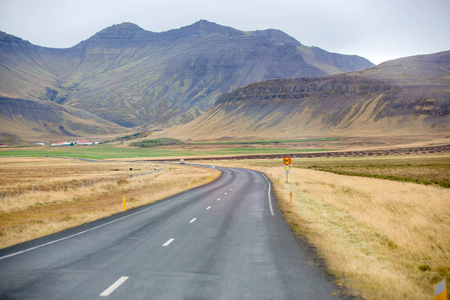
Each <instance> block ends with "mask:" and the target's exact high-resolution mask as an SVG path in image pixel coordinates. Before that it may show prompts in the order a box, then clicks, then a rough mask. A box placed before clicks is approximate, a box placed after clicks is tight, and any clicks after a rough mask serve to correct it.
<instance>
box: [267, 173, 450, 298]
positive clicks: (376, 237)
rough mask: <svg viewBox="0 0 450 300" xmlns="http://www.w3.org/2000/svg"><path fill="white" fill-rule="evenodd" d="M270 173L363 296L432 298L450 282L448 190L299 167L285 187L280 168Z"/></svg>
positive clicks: (295, 217) (334, 265) (298, 218)
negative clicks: (440, 283)
mask: <svg viewBox="0 0 450 300" xmlns="http://www.w3.org/2000/svg"><path fill="white" fill-rule="evenodd" d="M266 171H267V174H268V175H269V176H270V174H271V173H272V174H273V176H274V177H273V179H274V180H273V182H274V187H275V192H276V194H277V199H278V200H279V204H280V206H281V208H282V210H283V211H284V212H285V214H286V218H287V219H288V220H289V222H290V223H291V224H292V225H293V227H294V228H296V231H297V233H298V234H301V235H303V236H306V237H307V239H308V240H309V241H310V242H311V243H312V244H313V245H315V246H316V247H317V249H318V251H319V254H320V255H321V256H322V257H324V258H325V260H326V262H327V264H328V266H329V269H330V271H331V272H332V273H333V274H335V275H336V277H337V278H338V279H339V281H341V282H342V283H343V284H345V285H347V286H349V287H350V288H351V289H353V290H354V291H359V293H360V295H361V296H362V297H363V298H365V299H431V297H432V291H433V290H432V288H433V284H434V283H436V282H437V281H439V280H440V279H443V278H446V279H447V282H449V281H450V205H449V204H450V191H449V190H448V189H444V188H439V187H434V186H424V185H418V184H413V183H405V184H402V183H401V182H394V181H387V180H380V179H370V178H360V177H351V176H342V175H336V174H330V173H326V172H320V171H315V170H306V169H297V168H293V169H292V170H291V174H290V175H289V181H290V182H289V183H285V174H284V170H283V168H282V167H281V166H280V167H277V168H267V169H266ZM278 177H280V179H281V180H280V182H281V183H280V184H278V183H277V178H278ZM290 191H292V192H293V196H294V197H293V198H294V201H293V202H292V203H291V202H290V197H289V193H290Z"/></svg>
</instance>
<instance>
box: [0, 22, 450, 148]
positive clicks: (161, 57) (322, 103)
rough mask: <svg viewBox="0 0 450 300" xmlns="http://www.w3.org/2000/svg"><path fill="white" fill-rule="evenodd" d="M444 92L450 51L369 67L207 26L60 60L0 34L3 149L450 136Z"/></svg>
mask: <svg viewBox="0 0 450 300" xmlns="http://www.w3.org/2000/svg"><path fill="white" fill-rule="evenodd" d="M449 91H450V51H446V52H441V53H436V54H430V55H419V56H413V57H407V58H401V59H397V60H393V61H389V62H385V63H383V64H380V65H378V66H374V65H373V64H372V63H371V62H369V61H368V60H366V59H364V58H362V57H359V56H355V55H341V54H336V53H329V52H327V51H325V50H322V49H320V48H317V47H307V46H304V45H302V44H301V43H300V42H299V41H297V40H295V39H294V38H292V37H290V36H289V35H287V34H285V33H283V32H282V31H279V30H274V29H267V30H260V31H251V32H244V31H240V30H237V29H233V28H231V27H226V26H221V25H218V24H215V23H212V22H208V21H204V20H201V21H199V22H197V23H194V24H192V25H189V26H186V27H182V28H179V29H173V30H169V31H166V32H160V33H155V32H150V31H146V30H144V29H142V28H140V27H139V26H137V25H135V24H132V23H122V24H119V25H113V26H110V27H108V28H105V29H103V30H102V31H100V32H98V33H96V34H95V35H93V36H92V37H90V38H89V39H87V40H85V41H82V42H80V43H79V44H77V45H75V46H74V47H71V48H67V49H53V48H45V47H40V46H36V45H33V44H31V43H29V42H27V41H24V40H22V39H20V38H18V37H15V36H12V35H9V34H7V33H3V32H0V126H1V127H0V128H1V130H0V142H5V141H7V142H8V143H9V141H11V143H14V142H15V143H18V142H19V141H20V140H29V141H31V140H33V141H34V140H42V139H44V140H52V139H53V140H54V139H55V138H61V139H63V138H64V137H75V136H83V137H86V136H97V137H104V136H114V135H118V134H123V133H124V132H130V131H132V132H136V131H142V130H154V129H158V131H157V132H155V133H154V135H155V136H158V135H160V136H171V137H176V138H181V139H189V138H190V139H197V140H199V139H204V140H208V139H221V138H235V139H239V138H245V137H258V138H286V139H290V138H301V137H304V136H319V135H320V136H324V135H327V136H331V135H371V134H372V135H373V134H375V135H385V134H398V135H402V134H424V135H430V134H446V133H448V132H450V125H449V124H450V120H449V102H450V101H449V99H450V92H449ZM175 125H176V126H175ZM162 129H163V131H161V130H162Z"/></svg>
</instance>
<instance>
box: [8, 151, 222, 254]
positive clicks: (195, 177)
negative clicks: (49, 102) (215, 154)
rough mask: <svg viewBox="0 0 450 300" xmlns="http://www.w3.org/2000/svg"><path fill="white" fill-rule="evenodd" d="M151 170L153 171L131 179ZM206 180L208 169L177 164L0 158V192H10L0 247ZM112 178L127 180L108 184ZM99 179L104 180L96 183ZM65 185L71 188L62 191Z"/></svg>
mask: <svg viewBox="0 0 450 300" xmlns="http://www.w3.org/2000/svg"><path fill="white" fill-rule="evenodd" d="M130 166H131V167H133V170H130V168H129V167H130ZM136 169H138V170H136ZM151 171H157V172H155V173H153V174H150V175H144V176H139V177H137V176H136V175H137V174H141V173H148V172H151ZM129 175H133V176H134V177H133V178H130V177H129ZM211 175H212V174H211V170H210V169H205V168H195V167H188V166H180V165H158V164H148V163H134V164H131V163H130V162H86V161H80V160H75V159H72V160H71V159H60V158H5V157H3V158H0V178H2V181H1V184H0V190H3V191H4V190H9V189H12V190H13V191H14V193H13V195H12V197H11V198H10V197H9V196H8V195H7V196H5V197H4V199H3V200H2V201H1V202H0V248H4V247H8V246H10V245H13V244H17V243H20V242H24V241H27V240H30V239H34V238H38V237H41V236H44V235H48V234H51V233H54V232H57V231H61V230H64V229H67V228H70V227H74V226H78V225H81V224H83V223H87V222H91V221H94V220H97V219H99V218H103V217H107V216H110V215H112V214H116V213H119V212H121V211H122V210H123V207H122V196H123V195H125V196H126V201H127V208H128V209H130V208H133V207H137V206H141V205H144V204H148V203H152V202H155V201H157V200H160V199H163V198H166V197H169V196H171V195H174V194H177V193H180V192H182V191H184V190H187V189H189V188H192V187H196V186H199V185H202V184H205V183H208V182H209V181H210V176H211ZM217 176H218V175H216V177H215V178H217ZM117 177H126V179H120V180H117V181H116V180H112V179H113V178H117ZM102 178H103V179H109V180H105V181H99V179H102ZM95 180H96V181H97V183H96V184H95V185H91V186H89V187H86V182H93V181H95ZM79 182H84V185H83V187H81V188H79V185H78V183H79ZM57 183H59V191H58V192H56V184H57ZM63 183H65V184H66V185H65V186H66V189H65V191H63V189H62V186H63ZM70 184H72V188H69V189H67V187H68V186H69V185H70ZM50 185H53V189H52V190H51V191H50V190H49V188H48V187H49V186H50ZM32 186H34V191H33V192H31V191H32V188H31V187H32ZM38 186H40V187H41V191H39V190H38V188H37V187H38ZM24 187H28V188H27V190H28V191H27V193H26V194H24V193H22V194H21V195H20V196H18V194H17V190H18V188H21V189H22V191H23V189H24Z"/></svg>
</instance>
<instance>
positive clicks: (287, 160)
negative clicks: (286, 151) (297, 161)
mask: <svg viewBox="0 0 450 300" xmlns="http://www.w3.org/2000/svg"><path fill="white" fill-rule="evenodd" d="M291 162H292V160H291V158H290V157H289V156H286V157H284V158H283V163H284V164H285V165H286V166H285V167H284V170H285V171H286V182H289V170H290V169H291V167H290V166H289V165H290V164H291Z"/></svg>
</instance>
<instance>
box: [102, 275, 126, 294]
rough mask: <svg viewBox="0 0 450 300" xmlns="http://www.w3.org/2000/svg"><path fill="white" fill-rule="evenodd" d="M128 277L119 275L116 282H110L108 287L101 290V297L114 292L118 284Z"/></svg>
mask: <svg viewBox="0 0 450 300" xmlns="http://www.w3.org/2000/svg"><path fill="white" fill-rule="evenodd" d="M127 279H128V276H122V277H120V278H119V279H118V280H117V281H116V282H114V283H113V284H111V286H110V287H109V288H107V289H106V290H104V291H103V293H101V294H100V296H101V297H106V296H109V295H110V294H111V293H112V292H114V291H115V290H116V289H117V288H118V287H119V286H121V285H122V283H124V282H125V281H126V280H127Z"/></svg>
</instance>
